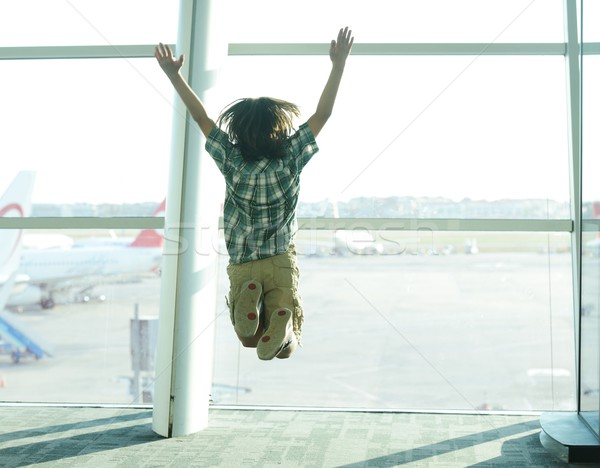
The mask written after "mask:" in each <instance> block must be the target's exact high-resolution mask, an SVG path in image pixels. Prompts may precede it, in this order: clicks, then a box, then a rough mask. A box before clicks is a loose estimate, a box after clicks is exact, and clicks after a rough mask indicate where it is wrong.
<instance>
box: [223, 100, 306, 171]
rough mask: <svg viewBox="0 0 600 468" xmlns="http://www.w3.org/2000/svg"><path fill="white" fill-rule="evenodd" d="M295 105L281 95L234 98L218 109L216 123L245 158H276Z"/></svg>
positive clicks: (281, 151)
mask: <svg viewBox="0 0 600 468" xmlns="http://www.w3.org/2000/svg"><path fill="white" fill-rule="evenodd" d="M294 116H296V117H299V116H300V110H299V109H298V106H297V105H295V104H292V103H291V102H287V101H283V100H281V99H275V98H269V97H259V98H244V99H238V100H237V101H234V102H233V103H231V104H230V105H229V106H227V107H226V108H225V110H224V111H223V112H222V113H221V115H220V116H219V118H218V120H217V125H219V127H222V126H224V127H226V131H227V134H228V135H229V139H230V140H231V141H232V143H233V144H234V145H235V146H236V147H237V148H239V149H240V151H241V153H242V156H243V157H244V159H245V160H246V161H258V160H259V159H263V158H268V159H279V158H282V157H283V156H284V143H285V142H286V140H287V139H288V137H289V136H290V135H291V133H292V130H293V119H294Z"/></svg>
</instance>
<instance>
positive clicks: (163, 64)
mask: <svg viewBox="0 0 600 468" xmlns="http://www.w3.org/2000/svg"><path fill="white" fill-rule="evenodd" d="M154 56H155V57H156V60H158V64H159V65H160V68H162V69H163V71H164V72H165V74H166V75H167V76H168V77H172V76H175V75H177V74H178V73H179V69H180V68H181V66H182V65H183V54H181V55H180V56H179V58H178V59H177V60H175V58H174V57H173V52H171V48H170V47H169V46H166V45H164V44H163V43H162V42H161V43H159V44H158V45H157V46H156V48H155V49H154Z"/></svg>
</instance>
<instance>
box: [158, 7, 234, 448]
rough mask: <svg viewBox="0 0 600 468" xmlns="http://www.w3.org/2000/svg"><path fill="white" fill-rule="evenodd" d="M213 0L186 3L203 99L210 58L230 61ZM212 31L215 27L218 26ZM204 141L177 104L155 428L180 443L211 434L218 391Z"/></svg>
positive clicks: (184, 35) (184, 16)
mask: <svg viewBox="0 0 600 468" xmlns="http://www.w3.org/2000/svg"><path fill="white" fill-rule="evenodd" d="M216 3H217V1H216V0H215V1H211V0H181V1H180V23H179V34H178V40H177V51H176V52H175V53H176V55H179V54H181V53H183V54H185V63H184V69H183V70H182V74H183V75H184V76H185V77H187V79H188V82H189V83H190V85H191V87H192V88H193V89H194V91H195V92H196V93H197V94H198V95H199V96H200V97H201V98H203V97H204V94H205V91H207V90H208V89H209V88H210V87H211V86H212V79H211V78H212V76H213V75H214V73H213V71H212V69H211V68H210V67H211V66H212V65H214V64H213V63H210V60H209V57H210V58H211V59H212V58H213V57H215V56H216V57H218V56H220V55H221V50H222V55H223V57H224V56H226V53H227V49H226V45H225V44H221V43H220V41H218V40H216V37H215V36H214V35H213V34H212V33H211V30H214V29H217V28H215V26H216V25H214V23H215V19H214V5H215V4H216ZM211 26H213V27H212V28H211ZM204 141H205V139H204V136H203V135H202V133H201V132H200V129H199V128H198V125H197V124H196V123H195V122H194V121H193V120H192V119H191V118H189V117H186V110H185V108H184V106H183V104H182V103H181V100H180V99H179V98H177V99H176V105H175V112H174V123H173V148H172V156H171V165H170V168H169V171H170V173H169V188H168V196H167V210H166V213H165V239H166V242H165V253H164V261H163V280H162V285H161V304H160V323H159V338H158V352H157V359H156V379H155V388H154V414H153V429H154V431H155V432H157V433H158V434H160V435H163V436H165V437H177V436H183V435H186V434H191V433H194V432H197V431H200V430H202V429H204V428H205V427H206V426H207V424H208V402H209V394H210V392H211V386H212V366H213V348H214V326H213V324H214V318H215V309H216V281H217V278H216V275H215V271H216V260H217V253H216V251H215V249H213V248H211V242H210V239H208V240H207V238H209V237H210V234H212V233H214V232H216V230H217V229H218V209H219V203H218V200H220V197H219V195H220V193H221V192H219V195H218V194H215V193H210V191H211V189H214V187H213V185H214V184H213V181H214V180H215V171H216V168H215V167H214V163H212V161H209V160H208V158H207V156H206V155H205V154H203V148H204Z"/></svg>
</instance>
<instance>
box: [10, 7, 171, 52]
mask: <svg viewBox="0 0 600 468" xmlns="http://www.w3.org/2000/svg"><path fill="white" fill-rule="evenodd" d="M178 7H179V2H167V3H165V2H159V1H157V0H126V1H122V0H103V1H97V0H96V1H88V0H70V1H64V0H18V1H9V0H3V1H2V15H0V46H2V47H22V46H54V45H119V44H154V43H156V42H158V41H161V42H165V43H171V44H172V43H174V42H175V40H176V38H177V21H178V14H179V12H178Z"/></svg>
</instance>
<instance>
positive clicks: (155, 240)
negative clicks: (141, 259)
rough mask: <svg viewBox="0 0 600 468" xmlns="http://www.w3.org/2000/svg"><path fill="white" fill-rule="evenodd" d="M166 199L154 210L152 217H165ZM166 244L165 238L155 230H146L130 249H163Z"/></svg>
mask: <svg viewBox="0 0 600 468" xmlns="http://www.w3.org/2000/svg"><path fill="white" fill-rule="evenodd" d="M165 206H166V199H165V200H163V201H162V203H161V204H160V205H159V206H158V208H156V210H154V213H152V216H155V217H158V216H164V214H165ZM163 244H164V238H163V236H162V235H161V234H160V233H158V232H157V231H156V230H154V229H144V230H143V231H142V232H140V234H139V235H138V236H137V237H136V238H135V239H134V240H133V242H132V243H131V244H129V247H158V248H162V246H163Z"/></svg>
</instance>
